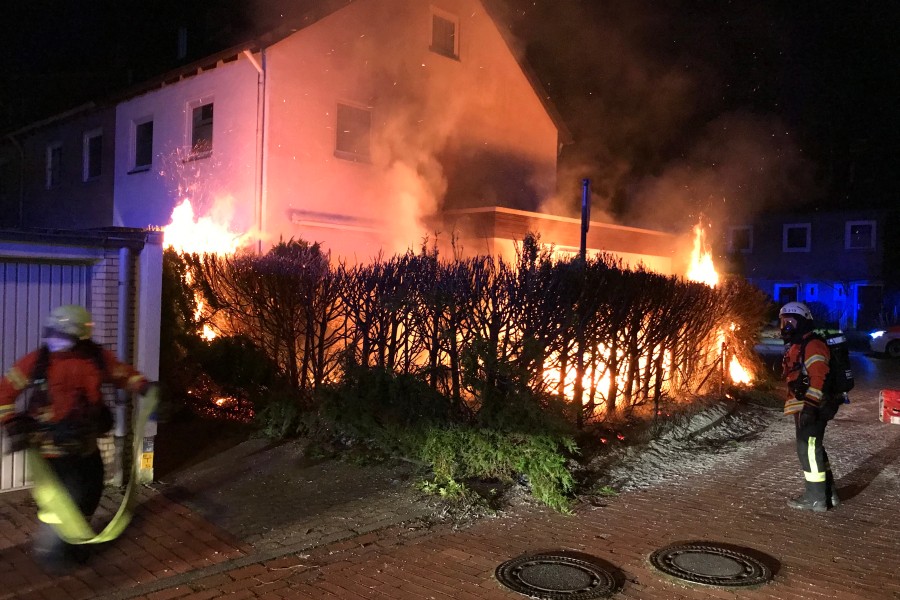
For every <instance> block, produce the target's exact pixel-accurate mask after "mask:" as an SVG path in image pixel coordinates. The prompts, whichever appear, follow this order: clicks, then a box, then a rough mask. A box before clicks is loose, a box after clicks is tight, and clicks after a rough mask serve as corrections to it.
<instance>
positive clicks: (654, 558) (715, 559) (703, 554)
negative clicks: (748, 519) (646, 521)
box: [650, 543, 772, 587]
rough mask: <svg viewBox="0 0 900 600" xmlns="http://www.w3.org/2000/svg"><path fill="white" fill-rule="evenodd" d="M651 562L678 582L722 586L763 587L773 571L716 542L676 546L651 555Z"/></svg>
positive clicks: (751, 558) (745, 555) (754, 559)
mask: <svg viewBox="0 0 900 600" xmlns="http://www.w3.org/2000/svg"><path fill="white" fill-rule="evenodd" d="M650 563H651V564H652V565H653V566H654V567H656V568H657V569H659V570H660V571H662V572H663V573H666V574H667V575H672V576H673V577H677V578H678V579H683V580H685V581H690V582H691V583H700V584H703V585H715V586H723V587H743V586H750V585H760V584H762V583H765V582H767V581H769V580H770V579H772V571H771V569H769V567H767V566H766V565H765V564H763V563H762V562H760V561H759V560H757V559H756V558H754V557H752V556H748V555H747V554H744V553H743V552H739V551H737V550H735V549H733V548H728V547H725V546H721V545H718V544H713V543H705V544H676V545H673V546H669V547H667V548H663V549H662V550H657V551H656V552H654V553H653V554H651V555H650Z"/></svg>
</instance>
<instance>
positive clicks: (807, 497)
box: [788, 481, 828, 512]
mask: <svg viewBox="0 0 900 600" xmlns="http://www.w3.org/2000/svg"><path fill="white" fill-rule="evenodd" d="M788 506H790V507H791V508H796V509H799V510H811V511H813V512H826V511H827V510H828V499H827V496H826V495H825V482H824V481H807V482H806V492H804V493H803V495H802V496H800V497H799V498H794V499H792V500H788Z"/></svg>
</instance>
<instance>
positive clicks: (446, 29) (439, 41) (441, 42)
mask: <svg viewBox="0 0 900 600" xmlns="http://www.w3.org/2000/svg"><path fill="white" fill-rule="evenodd" d="M431 49H432V50H433V51H435V52H437V53H439V54H443V55H444V56H450V57H453V58H456V23H454V22H453V21H449V20H447V19H444V18H443V17H439V16H437V15H433V16H432V19H431Z"/></svg>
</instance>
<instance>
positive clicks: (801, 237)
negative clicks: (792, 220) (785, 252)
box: [787, 227, 808, 248]
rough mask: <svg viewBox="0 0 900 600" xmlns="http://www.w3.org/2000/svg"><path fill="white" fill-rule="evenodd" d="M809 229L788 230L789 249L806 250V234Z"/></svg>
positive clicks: (790, 228) (795, 228)
mask: <svg viewBox="0 0 900 600" xmlns="http://www.w3.org/2000/svg"><path fill="white" fill-rule="evenodd" d="M807 233H808V232H807V229H806V228H805V227H789V228H788V230H787V247H788V248H806V246H807V241H806V234H807Z"/></svg>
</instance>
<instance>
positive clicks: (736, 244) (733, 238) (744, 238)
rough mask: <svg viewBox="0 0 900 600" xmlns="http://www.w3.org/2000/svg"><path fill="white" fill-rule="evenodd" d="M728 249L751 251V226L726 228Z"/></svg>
mask: <svg viewBox="0 0 900 600" xmlns="http://www.w3.org/2000/svg"><path fill="white" fill-rule="evenodd" d="M728 250H729V251H731V252H752V251H753V228H752V227H746V226H742V227H731V228H730V229H729V230H728Z"/></svg>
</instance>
